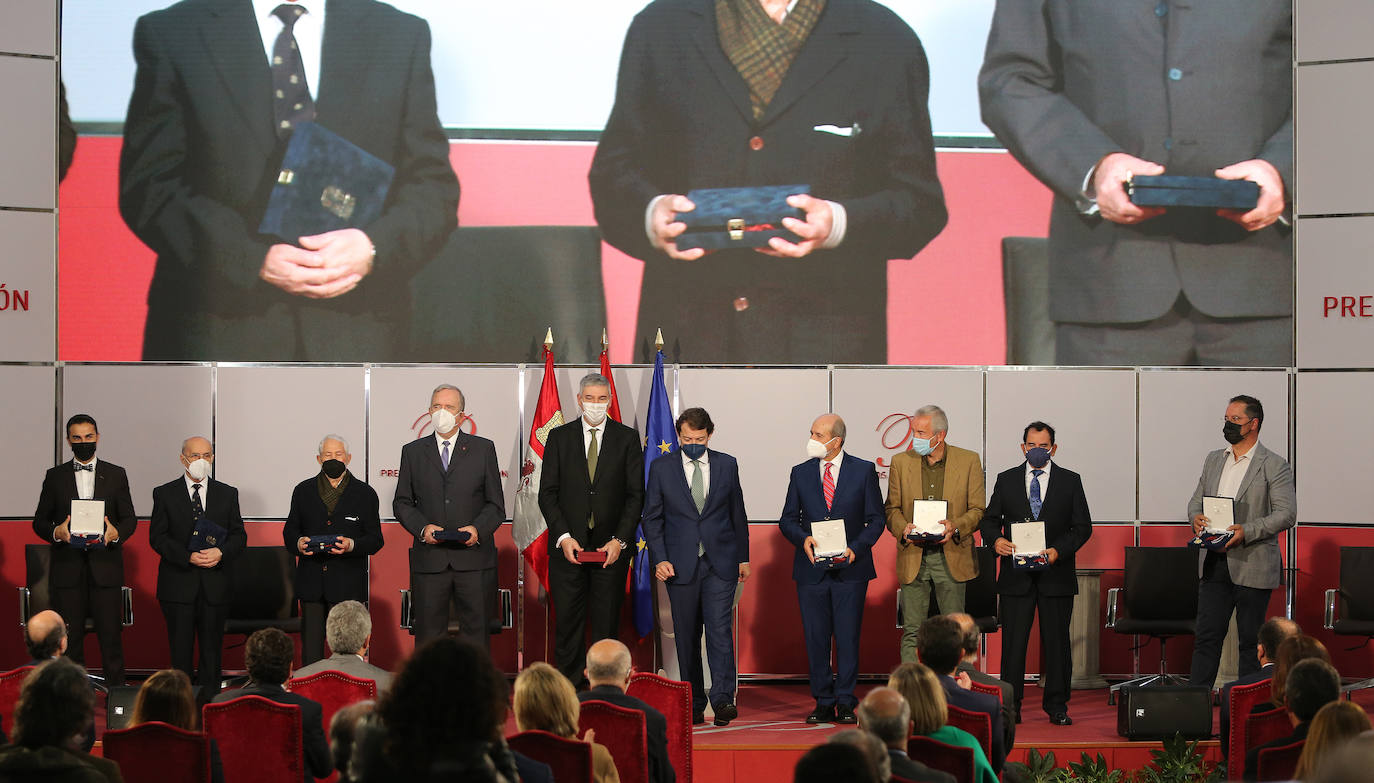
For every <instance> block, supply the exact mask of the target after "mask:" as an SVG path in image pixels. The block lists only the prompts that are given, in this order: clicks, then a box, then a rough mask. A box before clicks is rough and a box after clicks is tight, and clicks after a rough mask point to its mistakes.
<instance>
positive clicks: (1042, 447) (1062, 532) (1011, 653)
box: [980, 421, 1093, 726]
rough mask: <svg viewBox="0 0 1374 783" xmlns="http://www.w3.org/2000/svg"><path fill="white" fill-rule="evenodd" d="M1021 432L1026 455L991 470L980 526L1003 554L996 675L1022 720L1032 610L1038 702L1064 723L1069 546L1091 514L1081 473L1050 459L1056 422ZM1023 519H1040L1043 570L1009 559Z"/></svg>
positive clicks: (1083, 532) (1069, 664) (1074, 590)
mask: <svg viewBox="0 0 1374 783" xmlns="http://www.w3.org/2000/svg"><path fill="white" fill-rule="evenodd" d="M1021 440H1022V443H1021V451H1022V453H1023V454H1025V456H1026V461H1025V462H1023V463H1022V464H1020V465H1018V466H1016V467H1014V468H1011V469H1009V470H1004V471H1002V472H1001V473H999V474H998V475H997V483H996V485H995V486H994V487H993V488H992V499H991V500H989V501H988V508H987V511H985V512H984V513H983V522H982V524H981V526H980V529H981V530H982V533H983V545H984V546H989V545H990V546H992V547H993V548H994V549H996V550H997V554H999V555H1001V558H1000V559H1001V569H1000V571H999V573H998V576H997V591H998V592H999V593H1000V594H1001V596H1002V679H1004V680H1006V681H1007V682H1010V683H1011V686H1012V688H1013V689H1014V690H1015V691H1016V717H1017V720H1020V718H1021V698H1022V694H1023V693H1024V691H1025V679H1026V678H1025V673H1026V646H1027V644H1029V639H1030V630H1031V623H1032V622H1033V621H1034V620H1035V613H1036V611H1037V610H1038V611H1039V612H1040V645H1041V648H1042V653H1043V654H1042V655H1041V658H1040V661H1041V667H1042V669H1043V671H1044V678H1043V679H1042V680H1041V686H1042V687H1043V689H1044V692H1043V697H1042V700H1041V702H1042V706H1043V707H1044V709H1045V712H1046V714H1048V715H1049V717H1050V723H1053V724H1055V725H1057V726H1067V725H1069V724H1071V723H1073V719H1072V718H1070V717H1069V693H1070V689H1069V686H1070V681H1071V680H1072V679H1073V658H1072V646H1071V645H1070V642H1069V618H1070V617H1071V616H1072V615H1073V597H1074V596H1075V595H1077V594H1078V575H1077V574H1076V573H1074V553H1075V552H1077V551H1078V550H1079V548H1080V547H1082V546H1083V545H1084V544H1085V543H1087V541H1088V539H1089V538H1090V537H1091V536H1092V534H1093V520H1092V516H1091V515H1090V514H1089V513H1088V498H1087V496H1086V495H1085V494H1084V493H1083V479H1082V478H1081V477H1079V475H1078V474H1077V473H1074V472H1073V471H1072V470H1069V469H1068V468H1065V467H1061V466H1060V465H1058V464H1054V463H1051V462H1050V457H1052V456H1054V452H1055V451H1057V450H1058V448H1059V447H1058V445H1057V444H1055V442H1054V428H1053V427H1051V426H1050V425H1048V424H1046V423H1044V422H1043V421H1033V422H1031V423H1030V424H1028V425H1026V429H1025V430H1024V431H1023V432H1022V435H1021ZM1028 521H1040V522H1044V523H1045V546H1046V549H1045V552H1044V554H1045V555H1046V556H1047V557H1048V559H1049V568H1047V569H1045V570H1043V571H1032V570H1028V569H1018V568H1016V567H1015V566H1014V564H1013V561H1012V557H1011V555H1012V554H1014V553H1015V552H1016V546H1015V545H1014V544H1013V541H1014V540H1015V537H1014V534H1013V530H1012V525H1014V524H1016V523H1019V522H1028ZM1024 550H1025V547H1024V545H1023V547H1022V551H1023V554H1035V553H1033V552H1031V553H1026V552H1025V551H1024Z"/></svg>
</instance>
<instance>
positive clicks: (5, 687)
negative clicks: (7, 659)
mask: <svg viewBox="0 0 1374 783" xmlns="http://www.w3.org/2000/svg"><path fill="white" fill-rule="evenodd" d="M35 668H37V667H34V666H20V667H19V668H18V669H10V670H9V671H7V672H5V673H3V674H0V719H3V720H4V727H5V731H6V732H13V731H14V707H15V705H17V704H18V703H19V689H20V688H21V687H22V686H23V685H24V678H25V677H28V676H29V672H32V671H33V670H34V669H35Z"/></svg>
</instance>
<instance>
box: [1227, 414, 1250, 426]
mask: <svg viewBox="0 0 1374 783" xmlns="http://www.w3.org/2000/svg"><path fill="white" fill-rule="evenodd" d="M1254 418H1255V417H1254V416H1222V417H1221V420H1222V421H1229V422H1231V423H1232V424H1244V423H1246V422H1247V421H1253V420H1254Z"/></svg>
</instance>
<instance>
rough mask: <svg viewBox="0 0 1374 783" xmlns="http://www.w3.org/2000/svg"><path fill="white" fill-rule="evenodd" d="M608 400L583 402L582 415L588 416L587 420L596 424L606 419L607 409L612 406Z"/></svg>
mask: <svg viewBox="0 0 1374 783" xmlns="http://www.w3.org/2000/svg"><path fill="white" fill-rule="evenodd" d="M610 407H611V404H610V403H608V402H584V403H582V415H584V416H586V417H587V422H588V423H590V424H591V425H592V426H596V425H598V424H600V423H601V422H603V421H605V420H606V409H608V408H610Z"/></svg>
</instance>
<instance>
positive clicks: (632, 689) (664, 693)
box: [625, 672, 692, 783]
mask: <svg viewBox="0 0 1374 783" xmlns="http://www.w3.org/2000/svg"><path fill="white" fill-rule="evenodd" d="M625 692H626V693H627V694H629V695H630V696H633V697H635V698H636V699H639V700H640V701H642V702H644V703H645V704H648V705H649V706H650V707H653V708H654V709H656V710H658V711H659V712H661V713H663V717H664V718H665V719H667V722H668V762H669V763H670V764H672V765H673V771H674V772H675V773H676V774H677V780H678V781H679V783H692V686H691V684H690V683H685V682H680V681H678V680H670V679H668V678H667V677H663V676H661V675H658V674H650V673H648V672H636V673H635V674H633V675H631V677H630V686H629V687H628V688H626V689H625Z"/></svg>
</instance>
